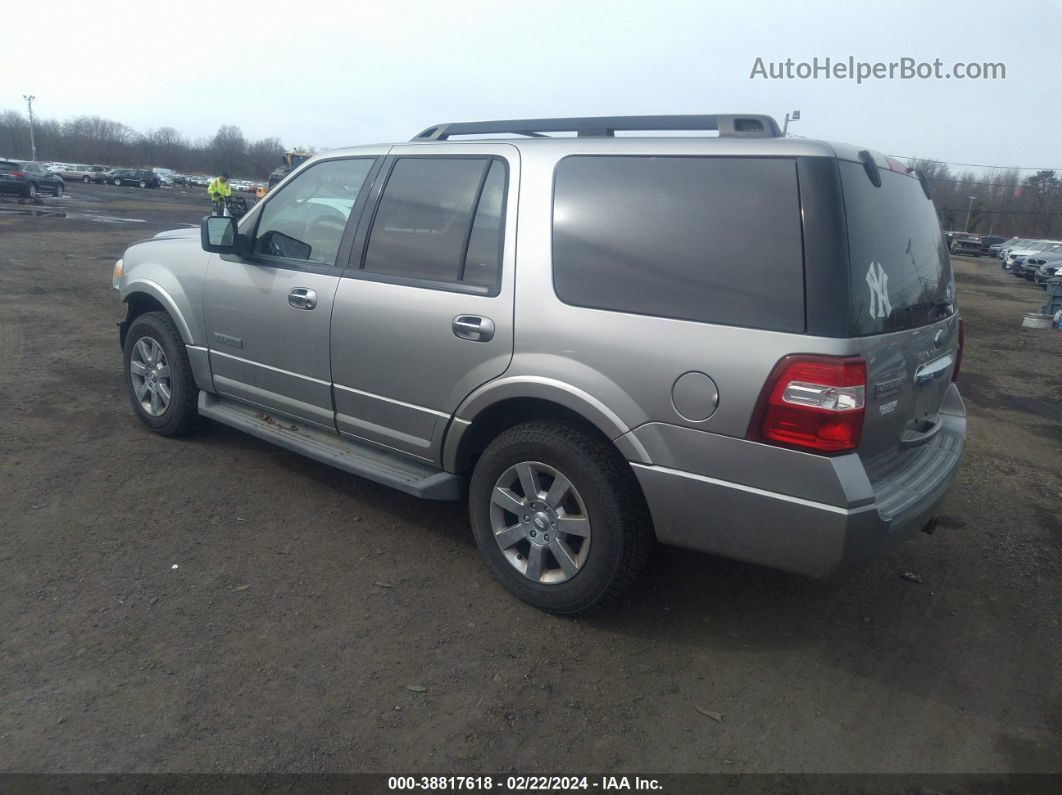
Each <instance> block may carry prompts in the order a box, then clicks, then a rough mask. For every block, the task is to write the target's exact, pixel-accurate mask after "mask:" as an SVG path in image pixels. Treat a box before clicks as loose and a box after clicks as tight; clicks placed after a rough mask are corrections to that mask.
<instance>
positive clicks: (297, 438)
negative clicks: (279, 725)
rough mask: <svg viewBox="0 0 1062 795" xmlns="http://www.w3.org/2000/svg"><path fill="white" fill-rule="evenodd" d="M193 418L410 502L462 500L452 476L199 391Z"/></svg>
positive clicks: (456, 479)
mask: <svg viewBox="0 0 1062 795" xmlns="http://www.w3.org/2000/svg"><path fill="white" fill-rule="evenodd" d="M199 413H200V414H201V415H203V416H204V417H210V419H212V420H217V421H218V422H220V423H222V424H223V425H229V426H231V427H233V428H236V429H237V430H240V431H243V432H244V433H249V434H251V435H252V436H257V437H258V438H259V439H264V440H265V441H267V442H272V443H273V444H276V445H280V446H281V447H283V448H286V449H288V450H291V451H292V452H295V453H299V454H301V455H304V456H306V457H307V458H312V459H314V460H315V461H320V462H321V463H323V464H330V465H331V466H334V467H336V468H337V469H342V470H343V471H344V472H350V473H351V474H352V475H358V476H359V477H363V478H366V479H368V480H373V481H376V482H377V483H383V484H384V485H385V486H390V487H391V488H394V489H398V490H399V491H404V492H405V493H406V494H412V495H413V496H415V497H421V498H423V499H427V500H461V499H463V492H464V489H463V487H462V486H463V484H462V483H461V478H459V477H458V476H457V475H454V474H451V473H449V472H443V471H442V470H440V469H436V468H435V467H433V466H431V465H430V464H424V463H420V462H418V461H414V460H412V459H409V458H406V457H405V456H402V455H399V454H397V453H389V452H387V451H386V450H382V449H380V448H378V447H372V446H370V445H366V444H359V443H358V442H353V441H350V440H348V439H344V438H342V437H340V436H339V434H337V433H329V432H328V431H322V430H319V429H318V428H314V427H312V426H309V425H306V424H305V423H300V422H298V421H296V420H291V419H288V418H287V417H283V416H280V415H275V414H272V413H270V412H267V411H265V410H264V409H259V408H256V407H254V406H248V405H246V404H244V403H239V402H237V401H235V400H229V399H227V398H223V397H219V396H218V395H212V394H210V393H209V392H203V391H200V392H199Z"/></svg>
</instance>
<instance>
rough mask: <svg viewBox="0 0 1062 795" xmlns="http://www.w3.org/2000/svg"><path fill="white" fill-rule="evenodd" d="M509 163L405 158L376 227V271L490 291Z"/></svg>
mask: <svg viewBox="0 0 1062 795" xmlns="http://www.w3.org/2000/svg"><path fill="white" fill-rule="evenodd" d="M505 176H506V174H505V164H504V163H503V162H502V161H501V160H498V159H493V158H458V157H452V158H445V157H408V158H399V159H398V160H397V161H396V162H395V165H394V168H393V169H392V170H391V175H390V177H389V178H388V180H387V184H386V186H385V187H384V191H383V195H382V196H381V198H380V205H379V210H378V211H377V213H376V218H375V219H374V221H373V225H372V230H371V231H370V233H369V243H368V247H367V248H366V252H365V265H364V270H365V271H367V272H369V273H375V274H380V275H384V276H392V277H397V278H399V279H403V280H416V281H425V282H435V283H443V284H462V285H465V286H467V287H469V288H471V289H473V290H475V291H476V292H490V291H491V290H493V289H494V287H495V286H496V284H497V281H498V272H499V269H500V265H501V241H502V222H503V209H504V196H505Z"/></svg>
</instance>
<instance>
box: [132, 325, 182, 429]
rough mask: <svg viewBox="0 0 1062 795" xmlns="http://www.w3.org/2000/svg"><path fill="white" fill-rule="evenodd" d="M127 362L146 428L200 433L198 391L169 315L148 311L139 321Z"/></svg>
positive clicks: (134, 400) (135, 406)
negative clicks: (195, 430) (198, 431)
mask: <svg viewBox="0 0 1062 795" xmlns="http://www.w3.org/2000/svg"><path fill="white" fill-rule="evenodd" d="M122 361H123V365H124V366H123V368H122V369H123V371H124V373H125V384H126V389H127V391H128V394H129V401H130V403H132V405H133V411H135V412H136V415H137V417H138V418H139V420H140V421H141V422H142V423H144V425H146V426H147V427H148V428H150V429H151V430H153V431H154V432H155V433H158V434H161V435H162V436H183V435H185V434H187V433H190V432H191V431H193V430H194V429H195V426H196V424H197V420H198V416H199V413H198V409H197V406H196V403H197V400H198V398H199V391H198V390H197V389H196V385H195V378H194V377H193V376H192V366H191V364H189V362H188V350H187V349H186V348H185V346H184V341H183V340H182V339H181V335H180V333H179V332H178V331H177V327H176V326H175V325H174V324H173V321H172V320H171V319H170V316H169V315H167V314H165V313H164V312H147V313H145V314H143V315H140V316H139V317H138V318H137V319H136V320H134V321H133V323H132V325H131V326H130V327H129V331H128V333H127V334H126V337H125V347H124V350H123V357H122Z"/></svg>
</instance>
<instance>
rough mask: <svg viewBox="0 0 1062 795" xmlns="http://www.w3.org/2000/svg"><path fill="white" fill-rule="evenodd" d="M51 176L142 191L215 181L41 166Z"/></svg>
mask: <svg viewBox="0 0 1062 795" xmlns="http://www.w3.org/2000/svg"><path fill="white" fill-rule="evenodd" d="M40 165H41V166H42V167H43V168H44V169H46V170H47V171H48V172H49V173H50V174H52V175H54V176H57V177H59V178H60V179H62V180H64V181H67V182H69V181H70V180H76V181H78V182H84V183H85V184H88V183H92V182H94V183H96V184H97V185H133V186H136V187H141V188H172V187H173V186H175V185H182V186H187V187H194V188H205V187H206V186H207V185H209V184H210V181H211V180H212V179H214V178H213V177H211V176H207V175H205V174H197V175H191V174H179V173H177V172H176V171H174V170H173V169H170V168H153V169H144V168H112V167H111V166H100V165H88V164H85V163H41V164H40ZM262 184H264V183H259V182H252V181H249V180H231V185H232V189H233V190H235V191H242V192H245V193H254V192H255V190H256V188H257V187H258V186H259V185H262Z"/></svg>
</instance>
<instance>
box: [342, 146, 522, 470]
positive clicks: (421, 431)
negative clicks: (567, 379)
mask: <svg viewBox="0 0 1062 795" xmlns="http://www.w3.org/2000/svg"><path fill="white" fill-rule="evenodd" d="M519 167H520V162H519V153H518V150H517V149H516V148H515V147H513V146H510V145H506V144H483V145H478V144H477V145H471V144H468V143H464V144H431V145H420V146H418V145H410V146H406V147H396V148H394V149H392V156H391V157H389V158H388V160H387V161H386V162H385V164H384V167H383V169H382V171H381V179H379V180H377V186H376V188H375V189H374V195H373V207H372V210H371V212H369V213H367V214H366V218H368V219H369V222H368V223H364V224H362V228H361V229H359V231H358V236H357V239H356V240H355V245H354V249H353V253H352V256H351V261H350V264H349V266H348V269H347V270H346V272H345V273H344V274H343V278H342V279H341V280H340V285H339V289H338V291H337V292H336V298H335V309H334V311H333V313H332V334H331V349H332V380H333V385H334V397H335V405H336V424H337V427H338V429H339V431H340V433H342V434H344V435H346V436H350V437H354V438H358V439H361V440H365V441H369V442H373V443H375V444H378V445H382V446H385V447H388V448H391V449H394V450H398V451H400V452H403V453H406V454H408V455H411V456H415V457H417V458H421V459H425V460H428V461H432V462H438V460H439V459H440V449H441V443H442V437H443V434H444V433H445V431H446V426H447V424H448V422H449V420H450V417H451V416H452V415H453V412H454V411H455V409H456V408H457V406H458V404H459V403H460V402H461V400H462V399H463V398H464V397H465V396H466V395H468V393H469V392H471V391H472V390H473V389H475V388H476V387H477V386H479V385H480V384H483V383H484V382H486V381H489V380H491V379H492V378H495V377H497V376H499V375H501V373H503V372H504V371H505V369H506V368H507V367H508V366H509V361H510V359H511V358H512V351H513V275H514V274H513V271H514V259H515V248H516V223H515V208H516V203H517V201H516V200H517V193H518V183H519Z"/></svg>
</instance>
